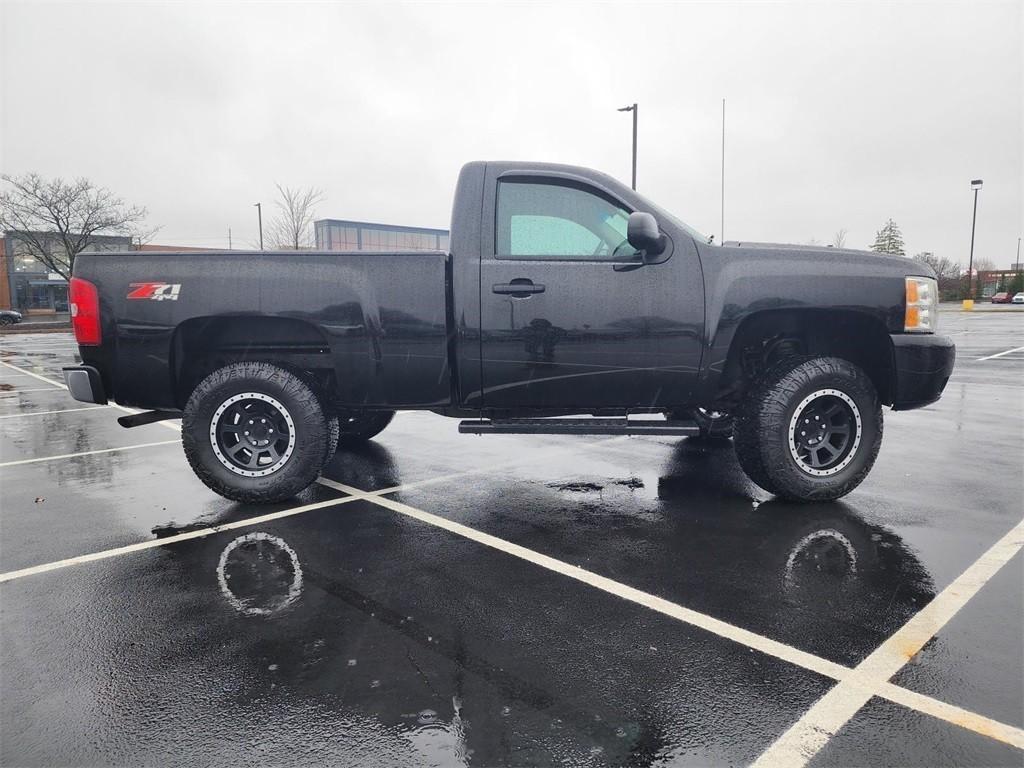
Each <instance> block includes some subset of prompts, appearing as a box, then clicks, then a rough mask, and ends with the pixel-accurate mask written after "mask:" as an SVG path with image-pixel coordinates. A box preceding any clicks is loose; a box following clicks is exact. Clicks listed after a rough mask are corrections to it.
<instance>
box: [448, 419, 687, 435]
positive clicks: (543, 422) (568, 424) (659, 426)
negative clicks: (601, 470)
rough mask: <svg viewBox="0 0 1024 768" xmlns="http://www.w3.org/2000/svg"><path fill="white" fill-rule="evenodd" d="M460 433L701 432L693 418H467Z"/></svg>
mask: <svg viewBox="0 0 1024 768" xmlns="http://www.w3.org/2000/svg"><path fill="white" fill-rule="evenodd" d="M459 432H462V433H463V434H470V435H699V434H700V427H698V426H697V424H696V423H695V422H693V421H653V420H649V421H643V420H640V419H634V420H632V421H631V420H630V419H623V418H616V419H608V418H603V419H602V418H591V419H561V418H550V419H500V420H498V419H496V420H491V419H467V420H465V421H460V422H459Z"/></svg>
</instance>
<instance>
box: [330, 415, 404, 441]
mask: <svg viewBox="0 0 1024 768" xmlns="http://www.w3.org/2000/svg"><path fill="white" fill-rule="evenodd" d="M393 418H395V412H394V411H365V412H363V413H361V414H359V415H357V416H350V417H348V418H345V417H344V416H342V417H341V419H340V420H339V425H340V427H341V436H340V437H339V438H338V444H339V445H359V444H360V443H365V442H366V441H367V440H370V439H371V438H374V437H376V436H377V435H379V434H380V433H381V432H383V431H384V428H385V427H387V425H388V424H390V423H391V420H392V419H393Z"/></svg>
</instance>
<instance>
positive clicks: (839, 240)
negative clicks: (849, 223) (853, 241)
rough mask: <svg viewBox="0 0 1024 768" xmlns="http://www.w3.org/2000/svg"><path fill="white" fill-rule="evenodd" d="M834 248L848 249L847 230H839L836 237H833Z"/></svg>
mask: <svg viewBox="0 0 1024 768" xmlns="http://www.w3.org/2000/svg"><path fill="white" fill-rule="evenodd" d="M832 247H833V248H845V247H846V230H845V229H839V230H837V231H836V233H835V234H834V235H832Z"/></svg>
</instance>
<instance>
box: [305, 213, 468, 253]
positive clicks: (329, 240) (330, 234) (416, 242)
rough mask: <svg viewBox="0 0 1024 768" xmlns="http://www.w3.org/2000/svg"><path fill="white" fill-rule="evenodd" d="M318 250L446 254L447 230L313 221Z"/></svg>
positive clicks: (357, 222)
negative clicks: (442, 252) (444, 252)
mask: <svg viewBox="0 0 1024 768" xmlns="http://www.w3.org/2000/svg"><path fill="white" fill-rule="evenodd" d="M313 230H314V232H315V233H316V249H317V250H318V251H447V250H448V230H447V229H428V228H425V227H403V226H398V225H396V224H372V223H370V222H367V221H348V220H345V219H320V220H319V221H315V222H313Z"/></svg>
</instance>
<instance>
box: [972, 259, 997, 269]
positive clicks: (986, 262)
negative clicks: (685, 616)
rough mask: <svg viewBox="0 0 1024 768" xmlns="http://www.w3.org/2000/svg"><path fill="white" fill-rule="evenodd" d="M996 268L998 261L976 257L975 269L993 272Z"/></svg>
mask: <svg viewBox="0 0 1024 768" xmlns="http://www.w3.org/2000/svg"><path fill="white" fill-rule="evenodd" d="M995 268H996V263H995V262H994V261H992V259H975V260H974V269H975V270H977V271H978V272H992V271H993V270H994V269H995Z"/></svg>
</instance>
